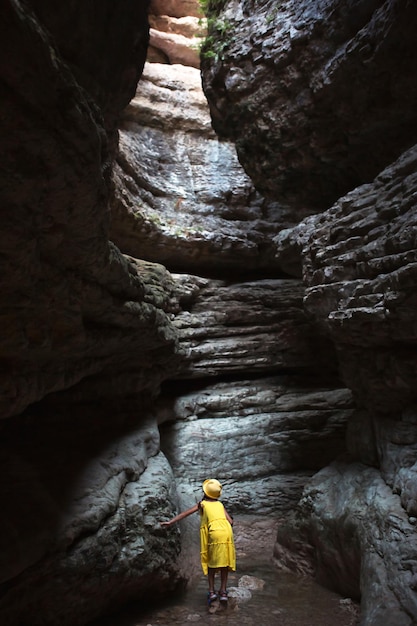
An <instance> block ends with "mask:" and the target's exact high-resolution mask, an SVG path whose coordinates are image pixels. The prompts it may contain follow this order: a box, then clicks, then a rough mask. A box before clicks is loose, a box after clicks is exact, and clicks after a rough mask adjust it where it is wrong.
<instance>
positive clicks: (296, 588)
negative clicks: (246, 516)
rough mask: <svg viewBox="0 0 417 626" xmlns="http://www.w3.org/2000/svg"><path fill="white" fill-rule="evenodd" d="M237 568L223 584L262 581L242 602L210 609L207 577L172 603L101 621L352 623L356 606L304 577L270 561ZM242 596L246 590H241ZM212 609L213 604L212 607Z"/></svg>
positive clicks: (236, 625)
mask: <svg viewBox="0 0 417 626" xmlns="http://www.w3.org/2000/svg"><path fill="white" fill-rule="evenodd" d="M238 570H239V571H237V572H234V573H231V574H230V576H229V589H231V593H233V587H238V585H239V580H240V579H242V577H243V576H251V577H255V578H256V579H260V580H263V581H264V583H265V584H264V586H263V588H262V589H253V590H250V594H251V597H250V599H248V600H245V601H242V600H240V599H237V604H236V600H235V599H234V598H232V597H231V598H230V600H229V603H228V604H229V606H228V607H227V609H222V610H221V607H219V610H217V611H216V612H214V613H210V612H209V610H208V606H207V603H206V595H207V587H206V585H207V581H206V578H203V577H202V578H201V580H200V582H199V583H198V585H197V586H196V587H193V588H190V589H189V590H188V591H187V592H185V593H183V594H180V595H178V596H176V598H175V600H174V602H171V603H170V604H165V605H161V606H159V607H155V608H153V609H150V610H148V611H146V612H145V613H142V614H141V613H140V611H139V609H136V610H132V609H131V610H130V614H128V613H125V614H124V615H120V616H119V617H113V618H112V621H111V622H110V621H108V622H107V621H106V626H184V625H185V624H202V625H203V624H204V625H206V624H207V625H210V626H354V625H356V624H357V608H356V606H355V605H354V604H353V603H352V602H351V601H350V600H349V599H343V598H340V596H338V595H337V594H333V593H332V592H330V591H328V590H326V589H324V588H323V587H320V586H319V585H316V584H315V583H314V582H313V581H311V580H308V579H300V578H299V577H297V576H295V575H292V574H282V573H280V572H278V571H277V570H276V569H275V568H274V567H273V565H272V564H270V563H267V562H266V563H258V564H255V565H254V564H253V562H249V561H248V562H247V563H246V562H245V561H243V562H242V563H241V564H240V567H239V568H238ZM246 594H247V595H248V592H247V591H246ZM214 608H216V607H214Z"/></svg>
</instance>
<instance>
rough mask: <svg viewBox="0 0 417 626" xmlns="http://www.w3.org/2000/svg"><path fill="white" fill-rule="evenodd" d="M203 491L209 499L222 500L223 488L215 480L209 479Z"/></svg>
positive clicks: (204, 483) (205, 482)
mask: <svg viewBox="0 0 417 626" xmlns="http://www.w3.org/2000/svg"><path fill="white" fill-rule="evenodd" d="M203 491H204V493H205V494H206V496H207V497H208V498H214V499H215V500H216V499H217V498H220V496H221V495H222V486H221V484H220V483H219V481H218V480H216V479H215V478H207V480H205V481H204V482H203Z"/></svg>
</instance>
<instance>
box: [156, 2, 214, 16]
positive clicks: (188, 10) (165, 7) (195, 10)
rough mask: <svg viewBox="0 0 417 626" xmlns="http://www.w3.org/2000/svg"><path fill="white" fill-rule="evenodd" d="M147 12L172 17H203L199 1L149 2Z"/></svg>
mask: <svg viewBox="0 0 417 626" xmlns="http://www.w3.org/2000/svg"><path fill="white" fill-rule="evenodd" d="M149 12H150V13H151V14H152V15H169V16H172V17H188V16H191V17H202V16H203V14H202V11H201V8H200V2H199V0H151V3H150V7H149Z"/></svg>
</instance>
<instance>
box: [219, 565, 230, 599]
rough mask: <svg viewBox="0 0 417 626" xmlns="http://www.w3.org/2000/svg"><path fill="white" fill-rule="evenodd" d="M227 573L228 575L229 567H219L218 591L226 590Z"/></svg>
mask: <svg viewBox="0 0 417 626" xmlns="http://www.w3.org/2000/svg"><path fill="white" fill-rule="evenodd" d="M228 575H229V568H228V567H221V568H220V593H221V592H222V591H226V587H227V577H228Z"/></svg>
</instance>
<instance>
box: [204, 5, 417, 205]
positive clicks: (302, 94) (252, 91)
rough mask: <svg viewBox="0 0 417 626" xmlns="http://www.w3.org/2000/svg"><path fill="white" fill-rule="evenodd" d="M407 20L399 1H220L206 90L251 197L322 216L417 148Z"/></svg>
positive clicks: (411, 29) (409, 11)
mask: <svg viewBox="0 0 417 626" xmlns="http://www.w3.org/2000/svg"><path fill="white" fill-rule="evenodd" d="M212 5H213V6H219V3H216V4H215V3H212ZM220 6H223V5H220ZM416 20H417V17H416V9H415V6H414V5H413V3H411V2H404V1H402V0H398V1H395V0H386V1H384V0H375V1H372V0H371V1H368V0H364V1H360V2H355V3H353V2H350V1H347V0H339V1H332V2H328V1H323V2H314V3H312V2H309V1H308V0H304V1H301V2H291V1H288V2H281V3H279V5H278V4H277V3H276V2H275V1H273V0H262V1H261V2H256V3H255V2H253V1H252V0H242V1H241V2H239V1H237V0H234V1H231V2H226V3H224V11H223V12H222V13H221V15H220V16H219V17H218V18H216V17H214V18H213V19H212V21H211V24H212V26H211V29H210V39H209V40H208V43H207V44H206V47H205V49H204V50H203V52H204V51H205V54H203V70H204V71H203V78H204V89H205V92H206V94H207V96H208V100H209V102H210V107H211V111H212V116H213V124H214V127H215V128H216V130H217V131H218V132H219V133H220V134H221V135H222V136H225V137H228V138H233V139H235V140H236V148H237V152H238V155H239V160H240V161H241V163H242V164H243V165H244V167H245V169H246V171H248V172H250V173H251V177H252V180H253V181H254V183H255V186H256V187H257V189H258V190H260V191H262V192H263V193H264V194H266V195H268V196H269V195H273V197H274V198H277V197H279V198H281V199H287V200H288V201H289V202H291V204H292V205H295V206H298V205H300V204H301V205H302V206H305V207H308V208H312V209H316V210H323V209H325V208H327V207H328V206H329V205H330V204H331V203H332V202H334V201H335V200H337V198H339V197H340V196H341V195H343V194H344V193H346V192H347V191H350V190H351V189H353V188H354V187H355V186H357V185H359V184H361V183H364V182H370V181H372V179H373V178H374V177H375V176H376V175H377V174H378V173H379V172H380V171H381V170H382V169H383V168H384V167H385V166H387V165H388V164H389V163H390V162H392V161H394V160H395V159H396V158H397V157H399V155H400V154H401V152H402V151H403V150H404V149H405V148H408V147H410V146H412V145H413V144H414V143H416V141H417V130H416V125H415V110H416V98H417V87H416V84H415V80H414V67H415V63H416V50H415V46H414V44H413V41H414V33H415V29H416ZM255 146H256V149H254V147H255Z"/></svg>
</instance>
